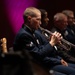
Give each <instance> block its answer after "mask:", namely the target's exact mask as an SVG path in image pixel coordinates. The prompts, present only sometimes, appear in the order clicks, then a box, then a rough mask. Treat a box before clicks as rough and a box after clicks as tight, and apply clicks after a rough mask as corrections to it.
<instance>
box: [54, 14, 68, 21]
mask: <svg viewBox="0 0 75 75" xmlns="http://www.w3.org/2000/svg"><path fill="white" fill-rule="evenodd" d="M65 18H67V16H66V15H65V14H63V13H56V14H55V15H54V21H61V20H64V19H65Z"/></svg>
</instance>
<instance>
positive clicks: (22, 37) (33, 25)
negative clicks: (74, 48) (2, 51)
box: [13, 7, 75, 75]
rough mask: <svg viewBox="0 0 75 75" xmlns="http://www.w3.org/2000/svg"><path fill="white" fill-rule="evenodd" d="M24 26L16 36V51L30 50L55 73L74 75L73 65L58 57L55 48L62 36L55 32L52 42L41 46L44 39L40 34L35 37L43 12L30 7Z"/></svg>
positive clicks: (25, 15)
mask: <svg viewBox="0 0 75 75" xmlns="http://www.w3.org/2000/svg"><path fill="white" fill-rule="evenodd" d="M23 18H24V24H23V27H22V28H21V29H20V31H19V33H18V34H17V35H16V37H15V40H14V45H13V47H14V51H17V50H22V51H24V50H28V51H29V53H30V54H31V55H32V56H33V58H34V59H35V60H36V61H39V62H40V63H42V64H44V65H45V66H46V67H47V68H49V69H53V70H55V71H58V72H61V73H64V74H68V75H74V74H75V69H74V68H73V67H74V65H73V64H68V63H67V62H66V61H64V60H63V59H62V58H61V57H60V56H58V54H57V51H56V50H55V48H54V46H55V44H57V43H58V42H59V41H60V40H61V39H62V37H61V34H60V33H58V32H54V33H53V35H52V37H51V40H50V41H48V42H47V43H44V44H41V42H40V40H43V39H42V38H41V37H43V36H42V35H41V37H40V34H38V37H39V38H38V39H37V36H36V35H35V33H34V31H35V30H37V29H38V28H39V27H40V24H41V12H40V11H39V10H38V9H37V8H34V7H29V8H27V9H26V10H25V11H24V15H23Z"/></svg>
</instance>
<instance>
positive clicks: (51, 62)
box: [35, 12, 75, 75]
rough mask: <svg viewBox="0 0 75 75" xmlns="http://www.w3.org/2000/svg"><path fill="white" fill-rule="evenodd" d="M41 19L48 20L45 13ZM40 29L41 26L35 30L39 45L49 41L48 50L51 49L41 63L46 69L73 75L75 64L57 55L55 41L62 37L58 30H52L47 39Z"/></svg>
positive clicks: (57, 41)
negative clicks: (49, 46)
mask: <svg viewBox="0 0 75 75" xmlns="http://www.w3.org/2000/svg"><path fill="white" fill-rule="evenodd" d="M46 13H47V12H46ZM41 14H42V13H41ZM41 18H42V17H41ZM43 20H44V23H48V21H49V20H48V18H47V14H46V15H45V17H44V19H43ZM41 21H42V20H41ZM46 21H47V22H46ZM42 24H43V21H42ZM45 25H46V24H45ZM42 30H43V28H41V27H39V29H38V30H36V31H35V35H36V37H37V38H38V39H39V42H40V47H41V45H42V47H43V46H45V44H48V43H50V45H51V48H48V49H49V50H50V49H51V50H52V51H51V52H48V53H47V55H45V57H44V59H43V60H42V62H41V63H42V64H43V65H44V66H46V67H47V68H48V69H53V70H54V71H57V72H60V73H63V74H66V75H74V74H75V73H74V70H75V67H74V66H75V65H74V64H69V63H67V62H66V61H65V60H64V59H63V58H62V57H60V56H59V55H58V49H57V47H56V46H55V45H56V44H57V43H59V42H60V41H61V39H62V36H61V34H60V33H58V32H54V33H53V35H52V36H51V37H50V38H49V40H48V39H47V38H46V37H45V36H47V35H46V34H45V35H43V34H42ZM42 47H41V48H42ZM45 47H46V46H45ZM45 53H46V52H45Z"/></svg>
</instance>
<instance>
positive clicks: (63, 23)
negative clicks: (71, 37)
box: [58, 17, 68, 30]
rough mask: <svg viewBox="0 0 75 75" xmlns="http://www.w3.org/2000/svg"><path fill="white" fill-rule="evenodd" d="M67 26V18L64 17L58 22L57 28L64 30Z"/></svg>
mask: <svg viewBox="0 0 75 75" xmlns="http://www.w3.org/2000/svg"><path fill="white" fill-rule="evenodd" d="M67 25H68V22H67V17H64V18H63V20H60V21H58V28H59V29H61V30H64V29H65V28H66V27H67Z"/></svg>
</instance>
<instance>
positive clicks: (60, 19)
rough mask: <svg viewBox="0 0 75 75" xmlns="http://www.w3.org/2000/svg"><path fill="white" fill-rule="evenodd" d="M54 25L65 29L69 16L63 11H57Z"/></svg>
mask: <svg viewBox="0 0 75 75" xmlns="http://www.w3.org/2000/svg"><path fill="white" fill-rule="evenodd" d="M54 25H55V27H57V28H58V29H60V30H64V29H65V28H66V27H67V25H68V23H67V16H66V15H65V14H63V13H56V14H55V15H54Z"/></svg>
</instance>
